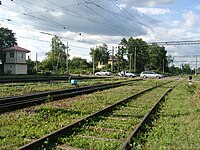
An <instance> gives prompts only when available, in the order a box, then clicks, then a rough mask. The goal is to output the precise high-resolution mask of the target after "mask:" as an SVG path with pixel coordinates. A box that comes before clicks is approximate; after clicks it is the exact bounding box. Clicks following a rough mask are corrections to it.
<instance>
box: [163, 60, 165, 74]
mask: <svg viewBox="0 0 200 150" xmlns="http://www.w3.org/2000/svg"><path fill="white" fill-rule="evenodd" d="M163 73H165V59H164V58H163Z"/></svg>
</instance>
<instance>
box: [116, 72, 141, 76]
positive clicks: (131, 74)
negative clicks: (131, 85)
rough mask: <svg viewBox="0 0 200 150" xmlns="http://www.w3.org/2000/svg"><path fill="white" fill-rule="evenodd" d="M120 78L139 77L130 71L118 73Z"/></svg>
mask: <svg viewBox="0 0 200 150" xmlns="http://www.w3.org/2000/svg"><path fill="white" fill-rule="evenodd" d="M118 75H119V76H121V77H122V76H124V77H136V76H137V75H136V74H134V73H132V72H128V71H121V72H119V73H118Z"/></svg>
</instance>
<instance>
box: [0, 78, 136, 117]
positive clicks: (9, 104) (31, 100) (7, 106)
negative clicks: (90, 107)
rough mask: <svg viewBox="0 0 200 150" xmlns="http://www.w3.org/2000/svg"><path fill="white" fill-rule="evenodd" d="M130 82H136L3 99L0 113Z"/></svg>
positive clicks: (0, 104)
mask: <svg viewBox="0 0 200 150" xmlns="http://www.w3.org/2000/svg"><path fill="white" fill-rule="evenodd" d="M130 81H137V80H129V81H124V82H116V83H112V84H110V83H107V84H101V85H93V86H84V87H80V88H70V89H67V90H56V91H48V92H41V93H36V94H26V95H20V96H12V97H4V98H0V113H4V112H8V111H13V110H16V109H21V108H25V107H29V106H33V105H36V104H41V103H44V102H45V101H47V100H48V99H50V100H51V101H55V100H59V99H63V98H67V97H73V96H77V95H81V94H87V93H92V92H95V91H98V90H105V89H109V88H114V87H118V86H123V85H124V84H127V83H128V82H130Z"/></svg>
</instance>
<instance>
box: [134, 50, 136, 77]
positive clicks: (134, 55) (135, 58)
mask: <svg viewBox="0 0 200 150" xmlns="http://www.w3.org/2000/svg"><path fill="white" fill-rule="evenodd" d="M134 52H135V54H134V73H136V47H135V51H134Z"/></svg>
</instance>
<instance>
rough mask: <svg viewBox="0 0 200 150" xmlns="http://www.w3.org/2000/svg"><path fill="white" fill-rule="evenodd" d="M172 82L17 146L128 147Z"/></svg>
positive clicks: (23, 147) (69, 147)
mask: <svg viewBox="0 0 200 150" xmlns="http://www.w3.org/2000/svg"><path fill="white" fill-rule="evenodd" d="M176 83H177V82H172V81H168V82H165V83H164V84H160V85H157V86H154V87H151V88H148V89H145V90H143V91H141V92H138V93H136V94H134V95H132V96H130V97H128V98H126V99H123V100H121V101H118V102H117V103H115V104H113V105H110V106H109V107H106V108H104V109H102V110H100V111H98V112H96V113H94V114H92V115H89V116H87V117H85V118H82V119H80V120H79V121H77V122H75V123H72V124H70V125H68V126H65V127H63V128H61V129H59V130H57V131H55V132H53V133H50V134H48V135H46V136H44V137H42V138H40V139H37V140H35V141H33V142H32V143H29V144H27V145H24V146H22V147H20V148H19V149H20V150H25V149H27V150H28V149H44V148H47V149H78V148H83V149H97V150H98V149H113V150H116V149H128V148H129V147H130V145H133V144H132V139H133V138H134V136H135V135H136V133H137V132H138V131H139V130H140V129H141V127H140V125H144V123H145V122H147V120H148V118H149V117H148V116H149V115H151V113H152V112H154V111H155V108H156V107H157V106H158V103H159V102H160V101H161V100H162V99H163V98H164V96H165V95H166V94H167V93H168V92H169V91H170V90H171V89H172V87H173V86H174V85H175V84H176ZM145 118H146V119H145Z"/></svg>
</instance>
